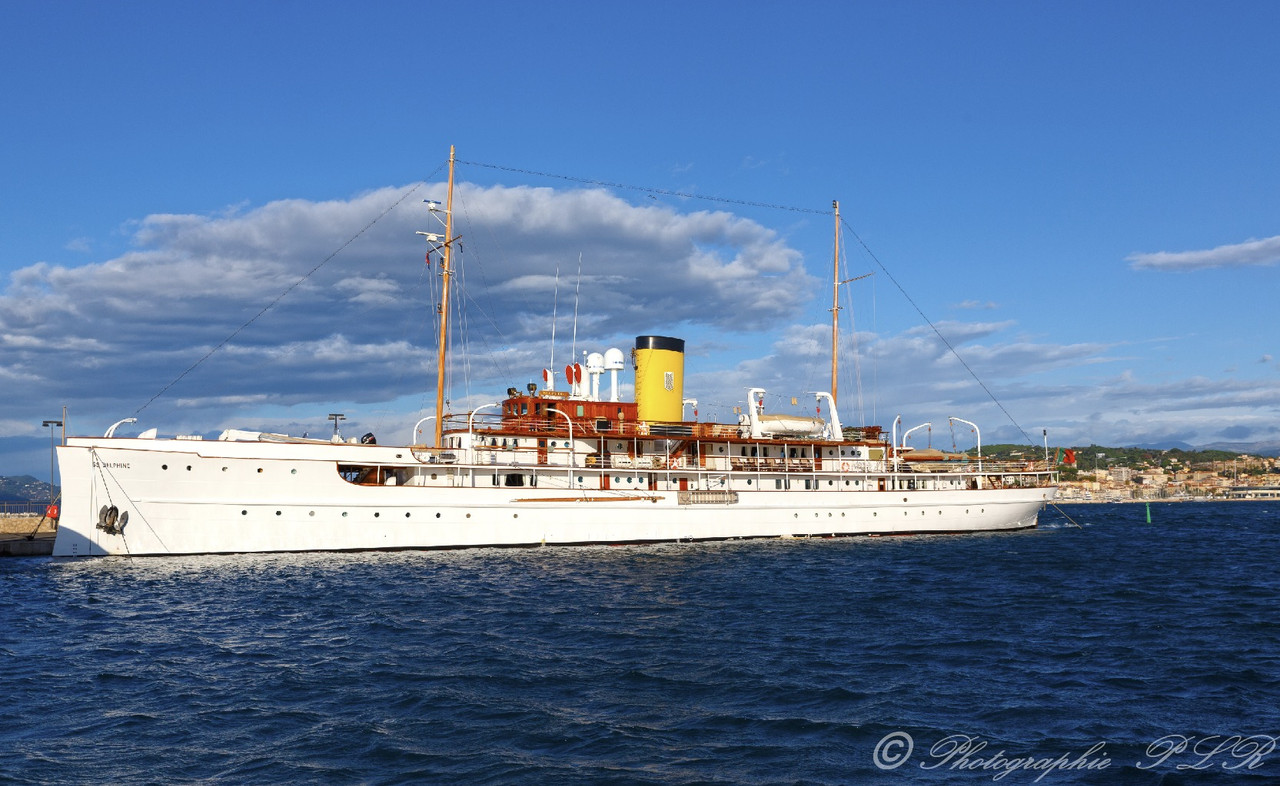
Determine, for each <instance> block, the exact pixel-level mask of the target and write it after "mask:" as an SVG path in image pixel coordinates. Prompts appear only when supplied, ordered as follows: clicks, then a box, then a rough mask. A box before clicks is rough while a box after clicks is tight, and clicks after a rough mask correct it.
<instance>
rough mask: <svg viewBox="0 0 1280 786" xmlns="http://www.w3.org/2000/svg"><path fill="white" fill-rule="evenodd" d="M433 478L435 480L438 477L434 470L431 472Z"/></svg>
mask: <svg viewBox="0 0 1280 786" xmlns="http://www.w3.org/2000/svg"><path fill="white" fill-rule="evenodd" d="M431 479H432V480H435V479H436V473H434V472H432V473H431Z"/></svg>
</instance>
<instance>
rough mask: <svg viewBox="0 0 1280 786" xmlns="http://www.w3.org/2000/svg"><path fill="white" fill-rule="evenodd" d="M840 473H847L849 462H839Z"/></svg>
mask: <svg viewBox="0 0 1280 786" xmlns="http://www.w3.org/2000/svg"><path fill="white" fill-rule="evenodd" d="M840 471H841V472H848V471H849V462H847V461H842V462H840Z"/></svg>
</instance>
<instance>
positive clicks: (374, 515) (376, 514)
mask: <svg viewBox="0 0 1280 786" xmlns="http://www.w3.org/2000/svg"><path fill="white" fill-rule="evenodd" d="M381 515H382V514H381V513H379V512H378V511H376V510H375V511H374V512H373V517H374V518H375V519H376V518H378V517H379V516H381Z"/></svg>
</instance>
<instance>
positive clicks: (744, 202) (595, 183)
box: [457, 160, 843, 223]
mask: <svg viewBox="0 0 1280 786" xmlns="http://www.w3.org/2000/svg"><path fill="white" fill-rule="evenodd" d="M457 163H459V164H466V165H468V166H479V167H485V168H486V169H497V170H499V171H502V172H513V173H516V174H520V175H536V176H538V177H550V178H556V179H558V180H568V181H570V182H573V183H584V184H586V185H590V186H607V187H609V188H622V189H626V190H628V191H643V192H645V193H647V194H661V195H663V196H672V197H680V198H681V199H701V200H704V201H706V202H721V203H723V204H726V205H743V206H746V207H763V208H767V209H769V210H790V211H792V212H793V213H813V214H815V215H819V216H829V215H832V211H830V210H818V209H816V208H811V207H793V206H791V205H771V204H769V203H768V202H749V201H747V200H745V199H728V198H726V197H717V196H706V195H705V194H689V193H686V192H684V191H672V190H670V189H666V188H649V187H648V186H631V185H627V184H626V183H613V182H610V181H608V180H592V179H590V178H585V177H574V176H573V175H557V174H555V173H554V172H538V171H536V170H533V169H517V168H516V167H510V166H502V165H500V164H485V163H481V162H479V161H461V160H460V161H458V162H457ZM841 223H843V221H842V222H841Z"/></svg>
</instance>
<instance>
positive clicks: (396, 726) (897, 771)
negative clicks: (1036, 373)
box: [0, 502, 1280, 784]
mask: <svg viewBox="0 0 1280 786" xmlns="http://www.w3.org/2000/svg"><path fill="white" fill-rule="evenodd" d="M1062 510H1063V511H1065V513H1066V515H1068V516H1070V518H1071V519H1072V520H1073V521H1074V522H1075V524H1079V525H1080V526H1078V527H1077V526H1075V524H1073V523H1072V521H1068V520H1067V519H1066V518H1065V517H1064V516H1063V515H1061V514H1059V513H1058V512H1057V511H1056V510H1054V509H1052V508H1050V509H1048V510H1046V511H1045V512H1044V513H1043V514H1042V517H1041V527H1040V528H1039V529H1037V530H1034V531H1026V532H1019V533H1008V534H982V535H964V536H937V537H906V538H842V539H834V540H816V539H815V540H788V541H776V540H775V541H746V542H729V543H710V544H694V545H688V544H672V545H662V546H651V547H622V548H604V547H601V548H541V549H531V550H490V549H485V550H471V551H454V552H398V553H359V554H301V555H297V554H276V555H234V556H205V557H175V558H142V559H127V558H111V559H98V560H81V561H75V560H66V561H63V560H56V561H55V560H49V559H35V558H27V559H9V560H3V561H0V610H2V612H3V613H2V616H0V690H2V693H0V783H3V784H9V783H59V784H62V783H192V782H201V783H219V782H225V783H374V784H383V783H583V784H586V783H590V784H595V783H641V784H643V783H726V784H752V783H815V784H825V783H831V784H836V783H841V784H843V783H864V782H884V783H903V784H906V783H931V782H947V783H985V782H995V781H998V782H1001V783H1035V782H1039V783H1054V782H1056V783H1151V784H1157V783H1161V784H1163V783H1201V782H1205V781H1206V779H1207V780H1208V781H1210V782H1217V781H1219V780H1221V781H1222V782H1230V783H1241V782H1249V783H1255V782H1256V783H1265V782H1280V750H1276V747H1277V745H1276V735H1277V734H1280V709H1278V708H1280V606H1278V604H1277V601H1278V600H1280V578H1278V577H1277V561H1276V554H1277V546H1276V544H1277V539H1278V538H1280V502H1240V503H1191V502H1188V503H1178V504H1173V503H1164V504H1162V503H1156V504H1152V505H1151V506H1150V511H1151V523H1147V521H1146V508H1145V507H1144V506H1142V505H1088V506H1069V507H1068V506H1063V508H1062Z"/></svg>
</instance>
